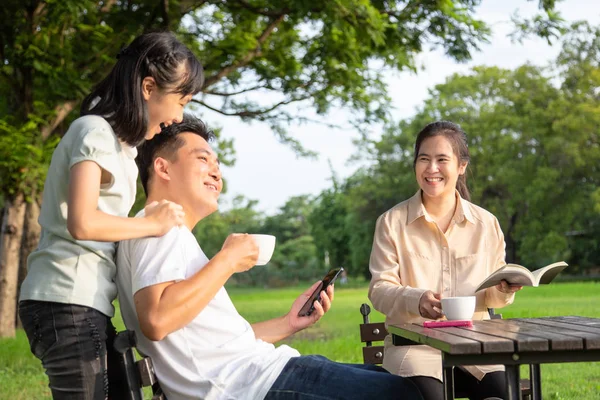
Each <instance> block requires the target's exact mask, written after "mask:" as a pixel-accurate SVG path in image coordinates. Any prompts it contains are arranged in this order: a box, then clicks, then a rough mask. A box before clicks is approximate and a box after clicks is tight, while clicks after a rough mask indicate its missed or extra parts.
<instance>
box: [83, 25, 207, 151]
mask: <svg viewBox="0 0 600 400" xmlns="http://www.w3.org/2000/svg"><path fill="white" fill-rule="evenodd" d="M117 58H118V61H117V63H116V64H115V66H114V67H113V69H112V70H111V71H110V73H109V74H108V76H107V77H106V78H104V79H103V80H102V81H101V82H100V83H99V84H98V85H97V86H96V87H95V88H94V90H93V91H92V92H91V93H90V94H89V95H88V96H86V98H85V99H84V100H83V103H82V105H81V115H88V114H93V115H100V116H102V117H104V118H105V119H106V120H107V121H108V122H109V123H110V125H111V126H112V127H113V129H114V131H115V134H116V135H117V137H118V138H119V139H120V140H122V141H124V142H125V143H127V144H129V145H130V146H137V145H138V144H140V143H141V142H143V140H144V137H145V136H146V132H147V130H148V111H147V107H146V103H145V101H144V97H143V95H142V82H143V80H144V78H146V77H152V78H154V80H155V81H156V85H157V86H158V88H159V89H161V90H164V91H167V92H168V93H178V94H181V96H182V97H184V96H187V95H190V94H191V95H195V94H196V93H198V92H200V90H201V89H202V85H203V84H204V72H203V69H202V65H201V64H200V62H199V61H198V59H197V58H196V56H194V54H193V53H192V52H191V51H190V49H188V48H187V47H186V46H185V45H184V44H183V43H181V42H180V41H179V40H177V38H176V37H175V35H174V34H172V33H171V32H152V33H145V34H143V35H141V36H138V37H137V38H136V39H135V40H134V41H133V42H132V43H131V44H130V45H129V46H128V47H126V48H124V49H122V50H121V51H120V52H119V55H118V56H117ZM181 65H184V66H185V68H181Z"/></svg>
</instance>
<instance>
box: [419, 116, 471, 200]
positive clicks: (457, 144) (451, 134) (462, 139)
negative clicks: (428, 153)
mask: <svg viewBox="0 0 600 400" xmlns="http://www.w3.org/2000/svg"><path fill="white" fill-rule="evenodd" d="M433 136H443V137H445V138H446V139H448V141H449V142H450V145H451V146H452V150H453V151H454V155H455V156H456V158H458V163H459V165H460V163H463V162H469V160H470V159H471V156H469V147H468V145H467V135H466V134H465V132H464V131H463V130H462V128H461V127H460V126H459V125H458V124H455V123H454V122H450V121H436V122H432V123H430V124H428V125H427V126H426V127H425V128H423V129H422V130H421V132H419V134H418V135H417V140H416V142H415V159H414V161H413V168H414V167H416V165H417V157H418V156H419V150H420V149H421V144H422V143H423V141H424V140H425V139H427V138H430V137H433ZM456 190H458V193H460V195H461V197H462V198H463V199H465V200H469V201H471V194H470V193H469V188H468V187H467V177H466V173H465V174H463V175H460V176H459V177H458V180H457V181H456Z"/></svg>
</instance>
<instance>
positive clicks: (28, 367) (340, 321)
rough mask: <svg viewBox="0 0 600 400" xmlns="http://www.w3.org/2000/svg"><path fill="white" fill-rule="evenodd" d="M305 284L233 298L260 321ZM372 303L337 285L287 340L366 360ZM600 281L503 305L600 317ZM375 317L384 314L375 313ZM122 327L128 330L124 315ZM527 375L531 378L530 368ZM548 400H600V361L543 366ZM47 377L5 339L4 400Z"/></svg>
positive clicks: (529, 291)
mask: <svg viewBox="0 0 600 400" xmlns="http://www.w3.org/2000/svg"><path fill="white" fill-rule="evenodd" d="M304 289H305V287H296V288H286V289H265V290H263V289H239V288H234V289H231V290H230V295H231V297H232V299H233V302H234V303H235V304H236V306H237V308H238V310H239V312H240V314H242V315H243V316H244V317H245V318H246V319H248V321H250V322H256V321H261V320H265V319H269V318H272V317H276V316H279V315H282V314H284V313H286V312H287V311H288V310H289V307H290V306H291V304H292V302H293V301H294V299H295V298H296V296H298V294H299V293H300V292H301V291H303V290H304ZM364 302H368V299H367V287H366V284H364V285H360V286H358V287H344V286H341V285H339V284H338V285H336V294H335V301H334V305H333V308H332V310H331V311H330V312H329V313H327V315H325V316H324V317H323V319H322V320H321V321H319V323H318V324H316V325H315V326H313V327H311V328H309V329H307V330H305V331H303V332H300V333H298V334H297V335H295V336H294V337H291V338H289V339H288V340H286V341H285V343H286V344H289V345H291V346H293V347H295V348H297V349H298V350H299V351H300V352H301V353H302V354H322V355H324V356H326V357H328V358H330V359H332V360H336V361H342V362H355V363H359V362H362V355H361V354H362V353H361V344H360V343H359V334H358V324H359V323H360V322H361V315H360V313H359V311H358V309H359V307H360V305H361V304H362V303H364ZM598 304H600V283H593V282H588V283H553V284H551V285H548V286H543V287H539V288H525V289H523V290H522V291H521V292H519V293H518V294H517V298H516V300H515V304H513V305H511V306H509V307H506V308H504V309H502V310H501V311H499V310H498V312H501V313H502V315H503V317H504V318H516V317H541V316H560V315H580V316H588V317H598V318H600V307H599V306H598ZM371 320H372V321H382V320H383V316H382V315H380V314H378V313H376V312H373V314H372V318H371ZM114 322H115V325H116V326H117V329H119V330H120V329H123V324H122V322H121V320H120V316H119V315H117V316H116V317H115V320H114ZM521 373H522V376H527V374H528V371H527V368H526V367H523V368H522V371H521ZM542 382H543V398H544V399H550V400H559V399H561V400H562V399H564V400H567V399H572V400H580V399H590V400H592V399H594V400H595V399H600V362H599V363H571V364H548V365H542ZM47 384H48V383H47V379H46V376H45V374H44V372H43V370H42V367H41V365H40V363H39V361H38V360H37V359H36V358H35V357H33V355H31V353H30V352H29V348H28V344H27V338H26V337H25V334H24V332H23V331H18V332H17V337H16V338H15V339H0V388H1V389H0V399H2V400H4V399H6V400H9V399H10V400H13V399H15V400H31V399H50V398H51V396H50V392H49V390H48V388H47Z"/></svg>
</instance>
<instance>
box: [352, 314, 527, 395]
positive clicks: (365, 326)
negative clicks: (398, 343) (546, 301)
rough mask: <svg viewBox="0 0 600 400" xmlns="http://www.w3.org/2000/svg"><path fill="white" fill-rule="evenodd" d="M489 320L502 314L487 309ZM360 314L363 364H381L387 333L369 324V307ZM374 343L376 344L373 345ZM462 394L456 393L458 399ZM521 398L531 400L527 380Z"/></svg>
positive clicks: (522, 388) (524, 382)
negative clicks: (383, 343) (361, 318)
mask: <svg viewBox="0 0 600 400" xmlns="http://www.w3.org/2000/svg"><path fill="white" fill-rule="evenodd" d="M488 312H489V314H490V318H491V319H501V318H502V314H496V313H495V312H494V309H493V308H488ZM360 313H361V315H362V317H363V323H362V324H360V326H359V328H360V341H361V342H362V343H365V345H364V346H363V348H362V353H363V362H364V363H365V364H376V365H379V364H382V363H383V357H384V355H385V349H384V346H383V345H382V344H379V343H381V342H383V340H384V339H385V337H386V336H387V335H388V331H387V329H386V327H385V323H383V322H370V320H369V314H371V307H370V306H369V305H368V304H366V303H363V304H362V305H361V306H360ZM373 342H376V343H378V344H375V345H374V344H373ZM461 395H462V394H461V393H458V394H457V396H458V397H460V396H461ZM521 397H522V398H523V399H530V398H531V382H530V381H529V379H521Z"/></svg>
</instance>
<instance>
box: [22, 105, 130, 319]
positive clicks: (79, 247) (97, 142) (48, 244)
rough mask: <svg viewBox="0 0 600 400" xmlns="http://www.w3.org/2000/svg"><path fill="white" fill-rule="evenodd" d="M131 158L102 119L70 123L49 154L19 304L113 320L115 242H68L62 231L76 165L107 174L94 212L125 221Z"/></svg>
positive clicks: (87, 118) (90, 117) (127, 148)
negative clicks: (71, 308)
mask: <svg viewBox="0 0 600 400" xmlns="http://www.w3.org/2000/svg"><path fill="white" fill-rule="evenodd" d="M136 155H137V151H136V149H135V148H134V147H130V146H128V145H127V144H125V143H123V142H121V141H119V139H118V138H117V136H116V135H115V133H114V131H113V130H112V128H111V126H110V124H109V123H108V122H107V121H106V120H105V119H104V118H102V117H99V116H97V115H86V116H84V117H81V118H78V119H76V120H75V121H73V123H72V124H71V126H70V127H69V129H68V130H67V133H65V135H64V136H63V138H62V139H61V141H60V143H59V144H58V146H57V147H56V149H55V150H54V153H53V154H52V161H51V163H50V167H49V168H48V175H47V177H46V183H45V186H44V196H43V201H42V209H41V210H40V218H39V223H40V225H41V227H42V235H41V238H40V242H39V244H38V247H37V249H36V250H35V251H33V252H32V253H31V254H30V255H29V257H28V259H27V277H26V278H25V281H24V282H23V285H22V286H21V294H20V297H19V299H20V300H40V301H52V302H57V303H67V304H78V305H82V306H88V307H92V308H94V309H96V310H98V311H100V312H102V313H104V314H106V315H107V316H109V317H112V316H113V314H114V310H115V309H114V307H113V305H112V302H113V300H114V299H115V298H116V297H117V287H116V285H115V283H114V278H115V274H116V271H115V270H116V267H115V260H114V258H115V252H116V243H114V242H96V241H84V240H75V239H73V237H72V236H71V234H70V233H69V230H68V229H67V214H68V207H67V200H68V197H69V174H70V170H71V168H72V167H73V166H74V165H75V164H77V163H80V162H82V161H93V162H95V163H96V164H98V165H99V166H100V168H102V169H103V170H105V171H107V172H109V173H110V175H111V180H110V182H109V183H107V184H103V185H101V186H100V193H99V197H98V210H100V211H102V212H105V213H107V214H111V215H116V216H120V217H126V216H127V215H128V214H129V211H130V210H131V206H132V205H133V202H134V201H135V190H136V180H137V173H138V170H137V167H136V165H135V161H134V159H135V156H136Z"/></svg>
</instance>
